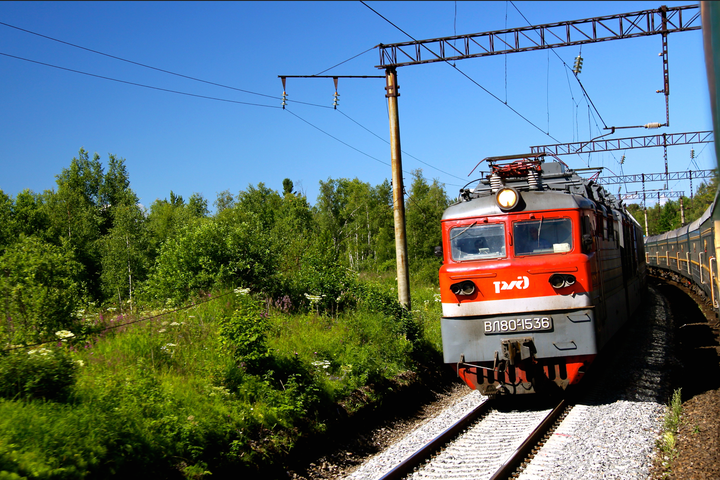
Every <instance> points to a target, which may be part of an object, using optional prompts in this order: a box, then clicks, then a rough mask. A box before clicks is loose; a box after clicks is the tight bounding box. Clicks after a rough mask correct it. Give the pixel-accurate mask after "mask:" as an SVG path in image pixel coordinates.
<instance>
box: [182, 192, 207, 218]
mask: <svg viewBox="0 0 720 480" xmlns="http://www.w3.org/2000/svg"><path fill="white" fill-rule="evenodd" d="M187 209H188V210H189V212H190V215H191V216H193V217H195V218H202V217H207V216H208V214H209V213H210V210H208V202H207V200H205V197H203V196H202V194H201V193H193V194H192V195H190V199H189V200H188V204H187Z"/></svg>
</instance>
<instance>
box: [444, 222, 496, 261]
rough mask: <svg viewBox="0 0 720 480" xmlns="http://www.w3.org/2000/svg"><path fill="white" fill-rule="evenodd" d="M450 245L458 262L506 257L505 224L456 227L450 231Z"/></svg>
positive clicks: (453, 256) (454, 258)
mask: <svg viewBox="0 0 720 480" xmlns="http://www.w3.org/2000/svg"><path fill="white" fill-rule="evenodd" d="M450 245H451V247H452V258H453V260H456V261H463V260H484V259H487V258H500V257H504V256H505V224H503V223H490V224H483V225H476V224H471V225H470V226H464V227H455V228H453V229H451V230H450Z"/></svg>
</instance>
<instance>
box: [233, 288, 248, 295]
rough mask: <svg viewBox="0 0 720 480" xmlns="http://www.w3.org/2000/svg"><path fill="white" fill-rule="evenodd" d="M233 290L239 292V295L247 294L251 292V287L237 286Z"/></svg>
mask: <svg viewBox="0 0 720 480" xmlns="http://www.w3.org/2000/svg"><path fill="white" fill-rule="evenodd" d="M233 292H235V294H237V295H247V294H248V293H250V289H249V288H236V289H235V290H233Z"/></svg>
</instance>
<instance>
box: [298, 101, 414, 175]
mask: <svg viewBox="0 0 720 480" xmlns="http://www.w3.org/2000/svg"><path fill="white" fill-rule="evenodd" d="M285 111H286V112H289V113H290V114H291V115H292V116H294V117H296V118H297V119H299V120H301V121H303V122H305V123H307V124H308V125H310V126H311V127H313V128H314V129H316V130H318V131H319V132H322V133H324V134H325V135H327V136H328V137H330V138H332V139H333V140H335V141H336V142H340V143H342V144H343V145H345V146H346V147H348V148H351V149H353V150H355V151H356V152H358V153H360V154H362V155H365V156H366V157H368V158H371V159H373V160H375V161H376V162H379V163H382V164H383V165H387V166H388V167H390V166H391V165H390V164H389V163H387V162H383V161H382V160H380V159H379V158H375V157H373V156H372V155H370V154H368V153H365V152H363V151H362V150H359V149H357V148H355V147H353V146H352V145H350V144H349V143H347V142H343V141H342V140H340V139H339V138H337V137H336V136H334V135H332V134H330V133H328V132H326V131H325V130H323V129H322V128H320V127H318V126H317V125H314V124H312V123H310V122H309V121H307V120H305V119H304V118H302V117H301V116H300V115H298V114H296V113H295V112H292V111H291V110H289V109H287V108H286V109H285ZM404 173H408V172H404Z"/></svg>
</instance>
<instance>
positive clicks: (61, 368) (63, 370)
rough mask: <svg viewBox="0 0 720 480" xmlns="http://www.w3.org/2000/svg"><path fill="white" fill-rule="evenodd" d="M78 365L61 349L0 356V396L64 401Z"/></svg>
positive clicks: (40, 348)
mask: <svg viewBox="0 0 720 480" xmlns="http://www.w3.org/2000/svg"><path fill="white" fill-rule="evenodd" d="M77 369H78V364H77V363H76V362H75V361H73V360H72V358H71V357H70V356H69V355H68V354H67V353H65V352H63V351H62V350H60V349H58V348H52V347H49V348H46V347H38V348H33V349H30V350H27V351H26V350H20V351H18V352H15V353H11V354H7V355H5V356H2V357H0V397H2V398H7V399H11V400H12V399H21V400H32V399H37V400H54V401H58V402H64V401H66V400H67V399H68V397H69V396H70V394H71V393H72V387H73V385H74V384H75V376H76V373H77Z"/></svg>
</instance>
